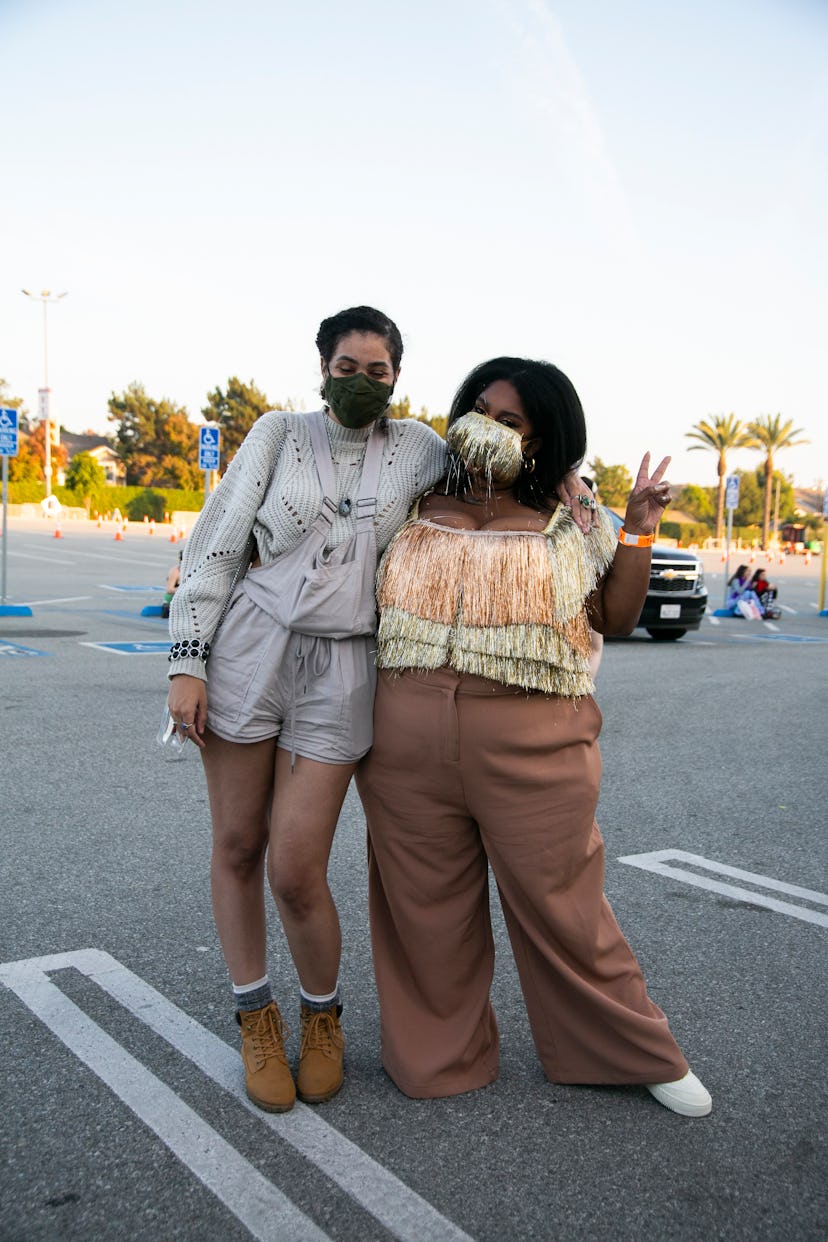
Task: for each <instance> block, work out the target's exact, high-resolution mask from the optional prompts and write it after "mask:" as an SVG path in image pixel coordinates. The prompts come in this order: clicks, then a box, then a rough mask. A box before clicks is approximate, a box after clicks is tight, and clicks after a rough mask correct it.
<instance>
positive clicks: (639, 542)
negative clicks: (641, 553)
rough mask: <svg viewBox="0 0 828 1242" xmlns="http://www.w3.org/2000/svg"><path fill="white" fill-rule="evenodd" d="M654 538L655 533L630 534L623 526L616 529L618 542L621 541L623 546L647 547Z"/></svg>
mask: <svg viewBox="0 0 828 1242" xmlns="http://www.w3.org/2000/svg"><path fill="white" fill-rule="evenodd" d="M654 539H655V535H630V534H628V533H627V531H625V530H624V527H623V526H622V527H621V529H620V530H619V531H618V542H619V543H623V545H624V547H625V548H649V547H651V546H652V543H653V540H654Z"/></svg>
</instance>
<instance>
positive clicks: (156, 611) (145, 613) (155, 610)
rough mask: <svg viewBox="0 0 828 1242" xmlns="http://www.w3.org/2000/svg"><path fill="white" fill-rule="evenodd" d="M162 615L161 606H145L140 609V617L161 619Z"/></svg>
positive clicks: (162, 609) (162, 607)
mask: <svg viewBox="0 0 828 1242" xmlns="http://www.w3.org/2000/svg"><path fill="white" fill-rule="evenodd" d="M163 615H164V605H163V604H146V605H145V606H144V607H143V608H142V609H141V616H142V617H162V616H163Z"/></svg>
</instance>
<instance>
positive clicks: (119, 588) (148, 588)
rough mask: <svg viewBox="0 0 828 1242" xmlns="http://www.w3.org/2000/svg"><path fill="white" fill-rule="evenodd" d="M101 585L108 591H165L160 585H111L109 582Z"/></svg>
mask: <svg viewBox="0 0 828 1242" xmlns="http://www.w3.org/2000/svg"><path fill="white" fill-rule="evenodd" d="M101 585H102V586H105V588H106V590H107V591H163V590H164V588H163V587H160V586H113V585H110V584H109V583H102V584H101Z"/></svg>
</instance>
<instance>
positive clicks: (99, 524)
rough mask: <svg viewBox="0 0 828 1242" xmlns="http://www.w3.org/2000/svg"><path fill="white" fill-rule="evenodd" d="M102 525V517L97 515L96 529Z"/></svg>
mask: <svg viewBox="0 0 828 1242" xmlns="http://www.w3.org/2000/svg"><path fill="white" fill-rule="evenodd" d="M102 526H103V518H102V517H99V518H98V521H97V527H98V530H100V529H101V527H102Z"/></svg>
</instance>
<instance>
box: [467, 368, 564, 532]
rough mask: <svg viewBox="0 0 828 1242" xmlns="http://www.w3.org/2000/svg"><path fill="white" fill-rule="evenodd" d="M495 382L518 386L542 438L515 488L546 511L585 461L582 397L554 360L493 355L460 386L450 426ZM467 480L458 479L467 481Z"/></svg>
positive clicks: (525, 501)
mask: <svg viewBox="0 0 828 1242" xmlns="http://www.w3.org/2000/svg"><path fill="white" fill-rule="evenodd" d="M496 380H508V381H509V383H510V384H512V385H513V386H514V388H515V389H516V390H517V393H518V395H519V397H520V400H521V403H522V405H523V410H524V413H525V414H526V417H527V418H528V419H529V421H530V422H531V424H532V428H533V432H534V435H535V436H537V437H538V438H539V439H540V440H541V445H540V448H539V449H538V451H537V452H536V453H535V470H534V473H533V474H527V473H526V472H525V471H524V472H523V473H522V474H521V476H520V478H519V479H518V481H517V483H515V486H514V495H515V499H516V500H518V501H519V502H520V503H521V504H525V505H530V506H531V507H532V508H533V509H545V508H547V507H548V505H549V503H550V499H554V496H555V489H556V487H557V486H558V484H559V483H560V482H561V480H562V479H563V478H564V476H565V475H566V474H568V472H569V471H570V470H572V469H574V468H575V467H576V466H578V465H579V464H580V463H581V462H582V461H583V459H584V455H585V453H586V421H585V419H584V411H583V407H582V405H581V401H580V398H579V396H578V394H577V392H576V391H575V388H574V387H573V385H572V382H571V380H569V379H568V378H567V377H566V376H565V375H564V373H563V371H560V370H558V368H557V367H556V366H553V365H552V363H551V362H539V361H536V360H534V359H532V358H506V357H504V358H492V359H491V361H489V362H482V363H481V364H480V366H477V367H475V368H474V370H473V371H470V372H469V374H468V375H467V376H466V378H465V379H464V380H463V383H462V384H461V385H460V387H459V388H458V389H457V392H456V393H455V396H454V400H453V401H452V403H451V410H450V412H449V417H448V426H449V427H450V426H451V424H452V423H454V422H456V421H457V419H458V418H462V416H463V415H464V414H468V412H469V410H473V409H474V404H475V402H476V401H477V398H478V397H479V396H480V394H481V393H482V392H483V391H484V389H486V388H488V387H489V385H490V384H493V383H494V382H495V381H496ZM465 482H466V480H465V479H462V478H461V480H460V483H461V484H463V483H465Z"/></svg>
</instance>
